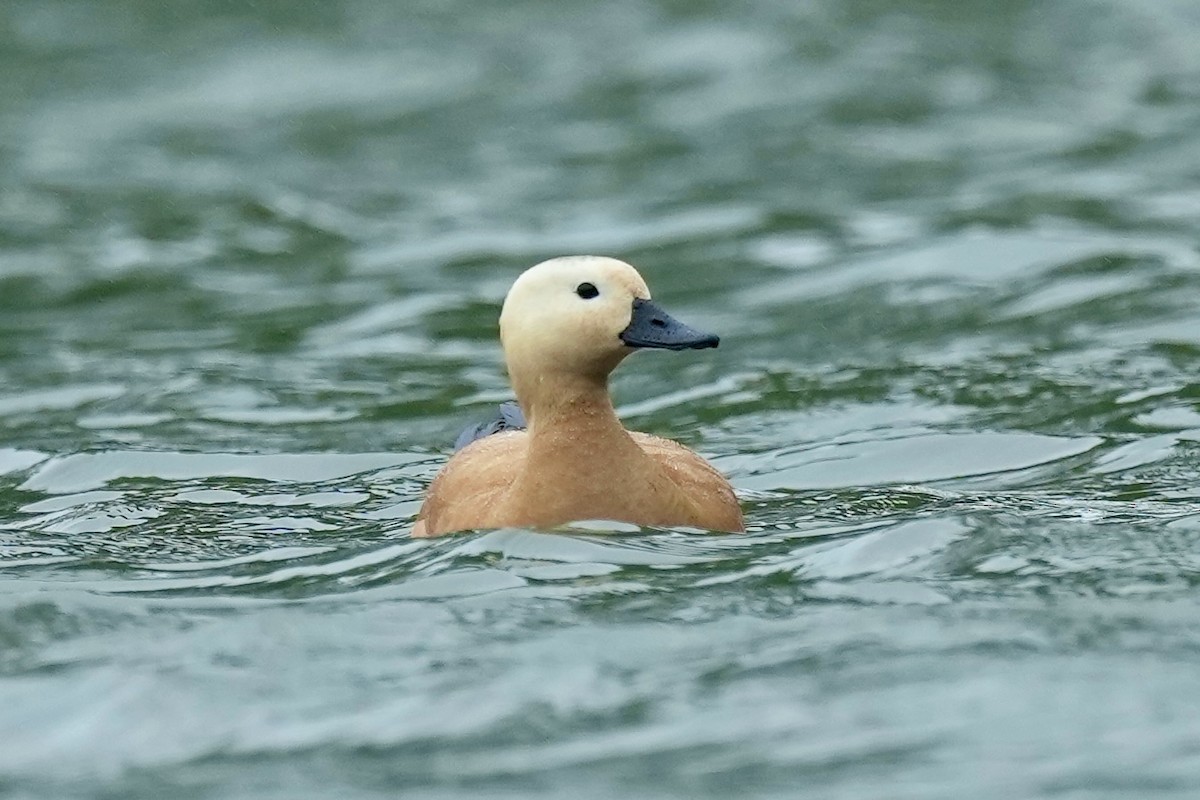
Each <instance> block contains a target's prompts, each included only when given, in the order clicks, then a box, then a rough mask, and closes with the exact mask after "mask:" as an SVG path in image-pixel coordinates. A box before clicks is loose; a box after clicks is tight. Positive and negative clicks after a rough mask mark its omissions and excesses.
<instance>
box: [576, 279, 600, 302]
mask: <svg viewBox="0 0 1200 800" xmlns="http://www.w3.org/2000/svg"><path fill="white" fill-rule="evenodd" d="M575 294H577V295H579V296H580V297H582V298H583V299H584V300H591V299H592V298H593V297H598V296H599V295H600V290H599V289H597V288H596V284H594V283H581V284H579V285H578V286H576V287H575Z"/></svg>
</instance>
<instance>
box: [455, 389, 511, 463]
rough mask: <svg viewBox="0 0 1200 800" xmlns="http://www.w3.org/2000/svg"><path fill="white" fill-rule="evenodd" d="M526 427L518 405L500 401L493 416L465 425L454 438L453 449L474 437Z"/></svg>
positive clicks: (456, 449) (457, 449) (456, 450)
mask: <svg viewBox="0 0 1200 800" xmlns="http://www.w3.org/2000/svg"><path fill="white" fill-rule="evenodd" d="M526 427H527V425H526V423H525V415H524V414H522V413H521V407H520V406H519V405H517V404H516V403H513V402H511V401H510V402H507V403H501V404H500V405H499V406H498V407H497V408H496V413H495V414H494V415H493V416H491V417H489V418H488V419H486V420H484V421H483V422H479V423H476V424H475V425H471V426H469V427H467V429H466V430H464V431H463V432H462V433H460V434H459V435H458V438H457V439H455V440H454V451H455V452H458V451H459V450H462V449H463V448H464V447H466V446H467V445H469V444H470V443H471V442H473V441H475V440H476V439H482V438H483V437H485V436H491V435H492V434H493V433H500V431H513V430H524V429H525V428H526Z"/></svg>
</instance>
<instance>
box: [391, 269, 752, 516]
mask: <svg viewBox="0 0 1200 800" xmlns="http://www.w3.org/2000/svg"><path fill="white" fill-rule="evenodd" d="M593 290H594V292H595V293H594V294H593ZM500 335H501V340H502V342H503V344H504V354H505V361H506V362H507V364H508V371H509V377H510V378H511V380H512V384H513V388H514V389H515V391H516V394H517V400H518V402H519V403H520V404H521V409H522V411H523V412H524V414H525V417H526V419H527V420H528V421H529V429H528V430H527V431H504V432H501V433H496V434H493V435H491V436H486V437H484V438H482V439H479V440H477V441H475V442H473V443H472V444H470V445H468V446H467V447H466V448H464V449H463V450H461V451H459V452H458V453H457V454H455V455H454V457H452V458H451V459H450V461H449V462H448V463H447V464H446V466H445V467H444V468H443V469H442V471H441V473H439V474H438V476H437V478H435V479H434V481H433V483H432V484H431V485H430V487H429V492H428V494H427V496H426V499H425V503H424V504H423V505H422V507H421V511H420V513H419V515H418V520H417V523H416V526H415V527H414V529H413V536H439V535H441V534H445V533H451V532H454V531H460V530H468V529H475V528H498V527H507V526H522V527H550V526H555V525H561V524H563V523H566V522H571V521H575V520H584V519H608V520H619V521H623V522H631V523H634V524H638V525H655V526H690V527H695V528H705V529H709V530H719V531H742V530H744V529H745V526H744V523H743V521H742V512H741V508H740V507H739V505H738V502H737V497H736V496H735V495H734V492H733V488H732V487H731V486H730V485H729V482H728V481H727V480H726V479H725V478H724V476H722V475H721V473H720V472H719V471H718V470H717V469H716V468H715V467H713V466H712V465H711V464H709V463H708V462H707V461H705V460H704V459H703V458H701V457H700V456H699V455H697V454H696V453H694V452H692V451H691V450H689V449H687V448H686V447H684V446H683V445H681V444H678V443H676V442H673V441H670V440H668V439H662V438H659V437H656V436H650V435H647V434H644V433H636V432H630V431H627V430H625V428H624V427H623V426H622V425H621V422H620V420H619V419H618V418H617V415H616V412H615V411H614V409H613V406H612V401H611V399H610V397H609V393H608V375H609V373H610V372H612V370H613V369H614V368H615V367H616V366H617V364H619V363H620V362H621V360H623V359H624V358H625V357H626V356H627V355H629V354H630V353H632V352H633V351H634V349H635V348H637V347H660V348H669V349H684V348H694V347H712V346H716V342H717V340H716V337H713V336H709V335H706V334H701V333H699V332H698V331H694V330H692V329H690V328H688V327H687V326H685V325H682V323H679V322H678V321H676V320H674V319H672V318H671V317H670V316H669V315H667V314H665V312H663V311H662V310H661V309H659V308H658V307H657V306H655V305H654V304H653V303H651V302H650V293H649V291H648V290H647V288H646V284H645V282H644V281H643V280H642V278H641V276H640V275H638V273H637V271H636V270H634V269H633V267H631V266H629V265H628V264H625V263H623V262H620V261H616V260H614V259H609V258H599V257H592V256H572V257H567V258H560V259H553V260H552V261H547V262H543V263H542V264H539V265H537V266H536V267H533V268H531V269H529V270H527V271H526V272H525V273H524V274H523V275H521V277H520V278H518V279H517V282H516V283H514V284H513V288H512V290H510V292H509V294H508V297H507V299H506V300H505V303H504V310H503V311H502V313H501V317H500Z"/></svg>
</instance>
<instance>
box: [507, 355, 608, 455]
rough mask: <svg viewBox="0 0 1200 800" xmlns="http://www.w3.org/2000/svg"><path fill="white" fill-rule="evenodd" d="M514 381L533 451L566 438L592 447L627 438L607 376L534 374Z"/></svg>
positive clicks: (567, 440) (566, 441)
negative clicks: (536, 376)
mask: <svg viewBox="0 0 1200 800" xmlns="http://www.w3.org/2000/svg"><path fill="white" fill-rule="evenodd" d="M514 383H515V384H516V389H517V399H518V401H519V402H520V404H521V410H522V411H524V412H525V418H526V420H527V421H528V423H529V435H530V446H531V448H533V452H538V451H544V450H546V449H547V448H557V447H559V446H561V445H563V444H565V443H569V442H570V441H575V442H577V443H580V444H583V443H592V445H593V446H594V445H596V444H601V443H607V442H610V441H611V442H616V443H621V442H623V441H629V434H628V433H626V432H625V428H624V427H622V425H621V421H620V420H619V419H618V418H617V412H616V410H615V409H613V404H612V398H611V397H610V396H609V393H608V377H607V376H604V375H598V376H591V375H552V376H538V379H536V380H534V381H514ZM532 454H533V453H532V452H531V455H532Z"/></svg>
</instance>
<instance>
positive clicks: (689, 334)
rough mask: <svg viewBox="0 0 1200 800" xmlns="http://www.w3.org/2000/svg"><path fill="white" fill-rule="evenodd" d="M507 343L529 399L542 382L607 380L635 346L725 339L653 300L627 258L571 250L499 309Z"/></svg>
mask: <svg viewBox="0 0 1200 800" xmlns="http://www.w3.org/2000/svg"><path fill="white" fill-rule="evenodd" d="M500 341H501V342H502V343H503V345H504V358H505V361H506V362H507V364H508V374H509V377H510V378H511V379H512V382H513V388H514V389H516V391H517V397H518V398H519V399H522V405H524V404H525V401H526V400H528V399H529V393H530V392H531V391H537V390H538V388H537V387H544V386H548V387H549V388H550V389H551V390H552V391H559V390H562V389H565V388H566V387H567V386H569V385H570V384H571V383H572V382H576V381H579V380H581V379H582V380H583V381H584V382H591V383H593V384H594V383H602V382H603V381H604V380H605V379H606V378H607V376H608V374H609V373H610V372H612V371H613V369H614V368H616V366H617V364H619V363H621V360H622V359H623V358H625V356H627V355H629V354H630V353H632V352H633V351H634V349H636V348H643V347H651V348H664V349H670V350H683V349H693V348H702V347H716V346H717V342H718V339H717V337H716V336H713V335H711V334H706V333H701V332H700V331H697V330H694V329H692V328H689V327H688V326H687V325H684V324H683V323H682V322H679V321H678V320H676V319H674V318H673V317H671V315H670V314H667V313H666V312H665V311H664V310H663V309H661V308H659V307H658V306H657V305H656V304H655V303H653V302H651V300H650V290H649V289H648V288H647V287H646V282H645V281H644V280H642V276H641V275H639V274H638V272H637V270H635V269H634V268H633V267H631V266H629V265H628V264H626V263H625V262H623V261H618V260H616V259H615V258H605V257H602V256H565V257H562V258H554V259H551V260H549V261H543V262H542V263H541V264H538V265H537V266H535V267H531V268H529V269H528V270H526V271H525V272H524V273H522V275H521V276H520V277H519V278H517V280H516V282H515V283H514V284H513V286H512V289H510V290H509V292H508V297H507V298H505V300H504V308H503V310H502V311H501V312H500ZM527 410H528V409H527Z"/></svg>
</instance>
